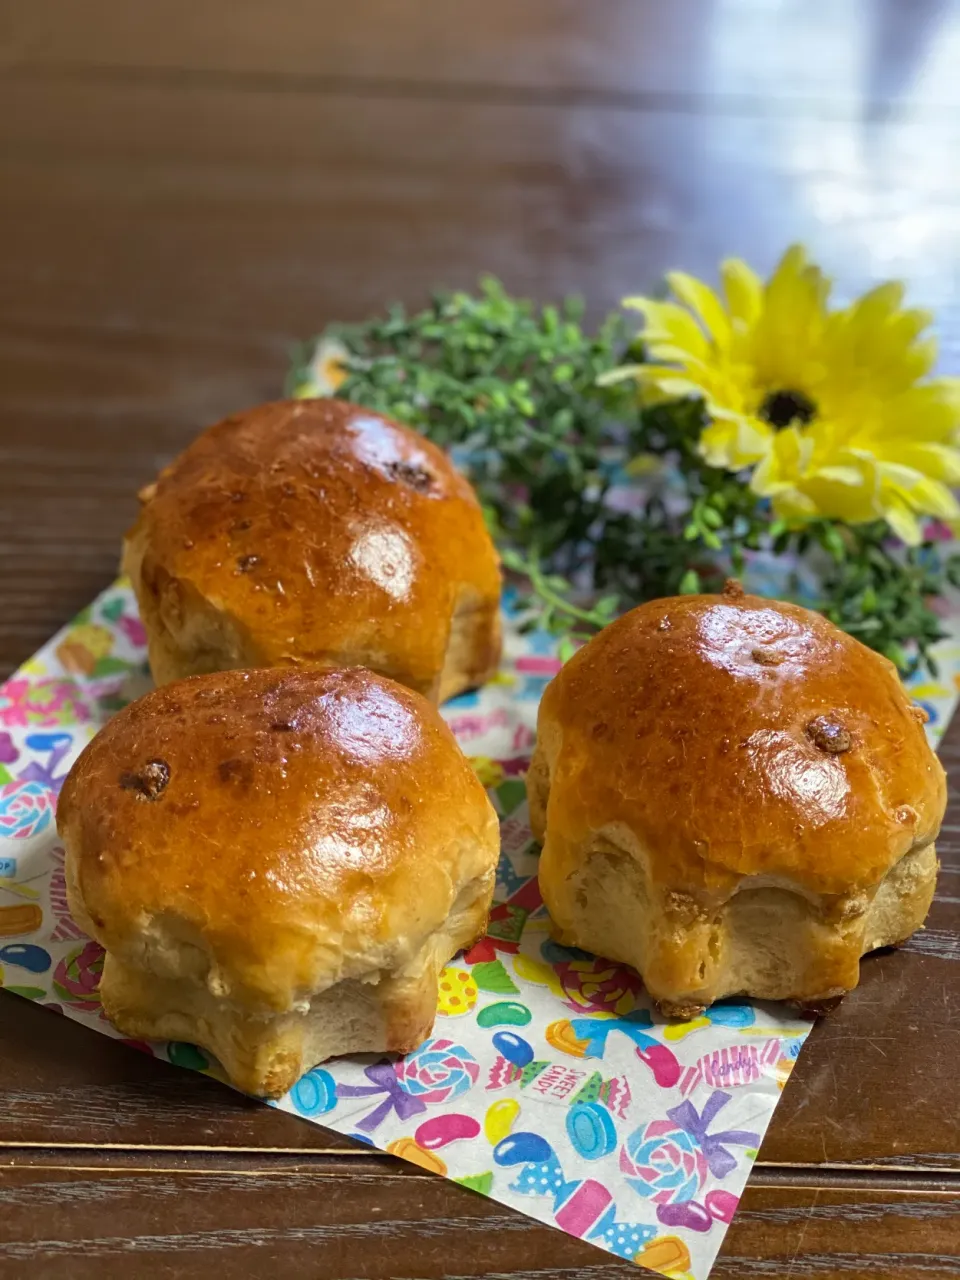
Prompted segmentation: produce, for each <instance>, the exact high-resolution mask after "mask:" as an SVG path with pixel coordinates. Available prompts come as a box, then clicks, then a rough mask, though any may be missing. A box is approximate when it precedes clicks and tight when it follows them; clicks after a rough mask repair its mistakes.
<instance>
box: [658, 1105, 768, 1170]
mask: <svg viewBox="0 0 960 1280" xmlns="http://www.w3.org/2000/svg"><path fill="white" fill-rule="evenodd" d="M729 1101H730V1094H729V1093H724V1092H723V1090H721V1089H718V1090H717V1091H716V1093H713V1094H711V1096H710V1097H709V1098H708V1099H707V1102H706V1104H705V1106H704V1108H703V1111H702V1112H698V1111H697V1109H696V1107H695V1106H694V1105H693V1103H692V1102H681V1103H680V1105H679V1106H678V1107H672V1108H671V1109H670V1110H669V1111H668V1112H667V1115H668V1116H669V1117H670V1119H671V1120H672V1121H673V1122H674V1124H676V1125H678V1126H679V1127H680V1128H681V1129H684V1130H685V1131H686V1132H687V1133H689V1134H690V1137H691V1138H693V1139H694V1141H695V1142H696V1143H697V1145H698V1146H699V1148H700V1150H701V1151H702V1152H703V1155H704V1159H705V1160H706V1162H707V1166H708V1167H709V1169H710V1172H711V1173H712V1174H713V1176H714V1177H715V1178H725V1177H726V1176H727V1174H728V1173H731V1172H732V1171H733V1170H734V1169H735V1168H736V1167H737V1160H736V1157H735V1156H732V1155H731V1154H730V1152H729V1151H727V1149H726V1147H724V1145H723V1144H724V1143H725V1142H732V1143H735V1144H736V1145H737V1146H738V1147H756V1146H759V1145H760V1135H759V1134H758V1133H749V1132H747V1131H746V1130H745V1129H727V1130H725V1131H724V1132H723V1133H708V1132H707V1130H708V1129H709V1128H710V1125H711V1123H712V1122H713V1120H714V1118H715V1117H716V1115H717V1113H718V1112H719V1111H720V1110H721V1109H722V1108H723V1107H725V1106H726V1105H727V1103H728V1102H729Z"/></svg>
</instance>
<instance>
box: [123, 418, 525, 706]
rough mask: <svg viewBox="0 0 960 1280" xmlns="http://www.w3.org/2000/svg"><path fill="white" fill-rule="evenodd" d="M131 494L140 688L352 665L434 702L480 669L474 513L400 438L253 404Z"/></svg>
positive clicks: (483, 591)
mask: <svg viewBox="0 0 960 1280" xmlns="http://www.w3.org/2000/svg"><path fill="white" fill-rule="evenodd" d="M141 499H142V502H143V507H142V510H141V512H140V517H139V519H138V520H137V522H136V524H135V525H134V526H133V528H132V529H131V530H130V532H129V534H128V535H127V540H126V545H125V549H124V570H125V572H127V573H128V574H129V575H130V578H131V580H132V582H133V588H134V591H135V592H136V595H137V600H138V603H139V606H140V615H141V617H142V618H143V622H144V625H145V627H146V629H147V638H148V644H149V652H150V666H151V669H152V671H153V676H154V680H155V681H156V683H157V684H166V683H167V681H169V680H177V679H180V678H182V677H183V676H188V675H196V674H199V673H202V672H208V671H225V670H229V669H231V668H234V667H287V666H292V667H301V666H307V665H320V666H337V667H344V666H365V667H369V668H371V670H374V671H379V672H381V673H382V674H384V675H388V676H390V677H392V678H393V679H395V680H399V681H400V682H401V684H405V685H408V686H409V687H410V688H411V689H415V690H416V691H417V692H418V693H422V694H424V695H425V696H427V697H429V698H431V699H433V700H440V701H442V700H444V699H446V698H449V697H452V696H453V695H455V694H457V693H460V692H462V691H463V690H465V689H468V688H472V687H474V686H476V685H478V684H482V683H483V681H485V680H487V679H488V678H489V677H490V676H491V675H492V674H493V673H494V671H495V670H496V666H497V662H498V659H499V655H500V614H499V604H500V569H499V562H498V559H497V554H496V552H495V550H494V547H493V544H492V542H491V541H490V536H489V534H488V533H487V530H486V527H485V525H484V522H483V515H482V513H481V510H480V506H479V504H478V502H477V499H476V497H475V495H474V493H473V490H472V489H471V488H470V485H469V484H468V483H467V481H466V480H465V479H464V478H463V476H461V475H460V474H459V473H458V472H457V471H456V470H455V468H454V467H453V465H452V464H451V463H450V461H449V459H448V458H447V457H446V455H445V454H444V453H443V452H442V451H441V450H440V449H438V448H437V447H436V446H435V445H433V444H431V443H430V442H429V441H428V440H425V439H423V437H421V436H419V435H417V433H416V432H414V431H411V430H409V429H408V428H407V427H402V426H400V425H399V424H397V423H395V422H390V421H389V420H388V419H386V418H383V417H381V416H380V415H379V414H376V413H373V412H371V411H370V410H368V409H361V408H358V407H357V406H355V405H351V404H347V403H345V402H343V401H340V400H286V401H280V402H279V403H277V404H265V405H260V406H259V407H258V408H255V409H251V410H249V411H248V412H246V413H242V414H238V415H236V416H235V417H232V418H227V419H225V420H224V421H223V422H219V423H217V425H216V426H213V427H210V428H209V430H207V431H205V432H204V433H203V435H201V436H200V437H199V438H198V439H197V440H195V441H194V442H193V444H191V445H190V446H189V448H188V449H187V450H186V451H185V452H184V453H183V454H181V455H180V457H179V458H177V459H176V461H175V462H173V464H172V465H171V466H170V467H168V468H167V469H166V470H165V471H164V472H163V473H162V474H161V475H160V478H159V480H158V481H157V483H156V484H155V485H151V486H149V487H148V488H147V489H145V490H144V491H143V493H142V494H141Z"/></svg>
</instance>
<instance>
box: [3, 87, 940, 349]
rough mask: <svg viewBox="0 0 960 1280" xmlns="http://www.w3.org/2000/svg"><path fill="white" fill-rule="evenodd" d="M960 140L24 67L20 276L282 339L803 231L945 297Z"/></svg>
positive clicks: (852, 267)
mask: <svg viewBox="0 0 960 1280" xmlns="http://www.w3.org/2000/svg"><path fill="white" fill-rule="evenodd" d="M958 131H960V126H958V124H957V122H956V121H955V120H954V119H953V118H952V117H951V116H950V115H949V114H945V115H944V116H943V117H942V118H939V117H938V118H937V119H936V120H933V121H924V122H919V121H912V120H910V119H909V118H908V119H904V120H899V119H897V120H893V121H889V120H878V121H874V122H872V123H871V122H867V123H864V122H861V121H858V120H850V121H842V120H841V121H833V122H824V121H821V120H816V119H812V118H804V117H799V118H773V117H771V118H758V119H750V118H739V117H714V116H711V115H710V114H709V113H705V114H704V115H699V114H693V115H690V114H684V113H678V112H671V111H630V110H605V109H602V108H597V107H593V106H579V105H573V106H568V107H557V106H554V105H550V106H542V107H540V106H524V105H516V104H511V103H484V102H477V103H473V102H457V101H444V100H433V99H426V100H423V101H419V100H412V99H406V98H397V97H390V96H386V97H371V96H362V95H361V96H350V95H347V94H338V95H325V94H315V93H310V92H289V93H287V92H281V91H278V90H275V89H270V88H263V89H262V90H261V89H254V90H243V89H239V88H234V87H230V86H227V87H222V88H221V87H210V86H208V85H205V84H203V83H193V82H190V83H188V84H186V85H184V86H181V87H179V88H176V87H172V86H168V87H159V86H156V85H153V84H150V83H140V82H135V83H131V84H122V85H115V84H112V83H99V82H96V81H94V82H92V83H85V82H76V83H75V82H72V81H67V82H64V83H62V84H58V85H51V84H49V83H46V82H44V81H42V80H35V79H26V80H21V79H16V78H14V79H7V80H6V81H5V82H4V83H3V84H2V85H0V182H2V185H3V190H4V196H5V198H4V202H3V206H2V209H0V230H2V232H3V236H4V244H5V250H4V254H3V257H2V262H0V266H2V270H0V290H2V295H3V297H4V299H5V303H4V306H5V314H6V315H7V316H8V317H10V318H13V317H16V318H17V320H18V322H19V323H23V322H24V321H30V322H35V323H49V324H53V323H62V322H63V321H67V322H69V323H70V324H71V325H75V326H83V327H95V328H104V329H106V330H107V331H108V332H109V333H114V332H116V331H118V330H119V331H130V330H131V329H135V328H136V327H138V326H142V327H143V328H144V329H145V330H146V331H147V333H148V334H150V333H155V332H157V331H161V332H169V331H170V330H173V331H175V332H178V333H180V334H182V335H183V336H189V335H192V334H199V335H202V334H206V333H209V332H214V333H220V334H224V333H227V334H237V335H241V334H243V335H248V336H249V335H260V336H266V337H270V338H273V339H276V337H277V336H278V335H283V336H293V335H298V334H302V333H304V332H308V331H309V330H310V329H311V328H313V327H314V326H317V325H320V324H323V323H325V322H326V321H327V320H329V319H330V318H332V317H337V316H340V317H345V318H352V317H355V316H357V315H362V314H365V313H367V312H369V311H370V310H371V309H374V308H379V307H382V306H383V305H384V303H385V302H386V301H388V300H389V299H391V298H394V297H401V298H405V299H407V300H408V301H415V300H418V299H420V298H422V297H423V296H424V294H425V293H426V292H427V290H428V289H429V288H431V287H432V286H433V285H440V284H447V285H459V284H467V283H470V282H472V281H473V280H475V278H476V276H477V274H478V273H479V272H482V271H486V270H490V271H494V272H497V273H499V274H501V275H503V276H504V277H505V279H506V281H507V283H508V284H509V285H510V286H511V287H513V288H515V289H517V290H529V291H532V292H533V293H534V294H536V295H539V296H548V295H555V294H557V293H560V292H563V291H566V290H571V289H572V290H578V291H580V292H582V293H584V294H585V295H586V296H587V297H588V298H589V300H590V302H591V304H592V305H593V306H594V308H595V309H598V308H601V307H606V306H610V305H613V304H614V303H616V301H617V300H618V299H619V298H620V297H621V296H622V295H623V294H624V292H626V291H629V290H631V289H632V290H636V289H637V288H638V287H641V288H642V287H644V286H648V285H652V284H654V283H655V282H656V280H657V279H658V277H659V276H660V274H661V273H662V271H663V270H664V269H665V268H666V267H667V266H669V265H672V264H676V263H678V262H682V263H683V264H684V265H685V266H686V267H687V268H688V269H691V270H694V271H705V272H713V271H715V269H716V263H717V261H718V260H719V259H720V257H722V256H723V255H724V254H731V253H733V254H737V253H739V254H744V255H746V256H748V257H750V258H751V259H752V260H753V261H755V262H756V264H757V265H758V266H759V267H760V268H763V269H766V268H768V267H769V266H771V265H772V263H773V261H774V260H775V258H776V257H777V256H778V255H779V253H780V252H781V251H782V249H783V248H784V246H785V243H786V242H787V241H788V240H789V239H791V238H795V237H801V238H805V239H807V240H809V241H810V243H811V246H812V248H813V250H814V251H815V252H816V253H818V254H819V255H820V256H821V257H822V258H823V260H824V262H825V265H826V266H827V267H832V268H833V269H834V270H835V271H841V272H842V288H843V290H844V291H845V292H849V291H851V290H854V289H857V288H860V287H861V286H863V285H864V284H866V283H868V282H870V281H873V280H875V279H877V278H878V277H881V276H886V275H889V274H897V273H898V272H901V273H904V274H905V275H906V276H907V277H908V278H909V279H910V282H911V286H912V289H913V291H914V295H915V296H916V298H917V299H918V300H919V301H922V302H923V303H925V304H929V305H933V306H938V305H940V304H944V305H946V304H949V303H950V301H951V298H952V291H953V286H954V285H955V283H956V276H955V271H956V268H955V267H954V266H953V265H952V263H953V262H954V260H955V257H956V255H955V253H954V250H955V248H956V244H957V234H958V233H957V220H956V217H955V209H956V205H957V187H958V180H957V178H956V175H955V173H954V171H953V170H952V169H951V168H950V166H948V165H944V164H943V163H942V162H941V161H942V156H943V155H944V154H946V153H948V152H949V151H950V149H951V148H952V147H953V146H954V145H955V143H956V141H957V137H958ZM905 173H909V181H904V177H903V175H904V174H905ZM949 332H950V333H953V332H954V329H953V328H950V330H949ZM105 339H106V335H105Z"/></svg>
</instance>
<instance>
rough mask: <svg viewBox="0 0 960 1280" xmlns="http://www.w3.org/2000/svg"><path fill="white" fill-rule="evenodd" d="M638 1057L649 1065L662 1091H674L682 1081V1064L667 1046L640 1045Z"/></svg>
mask: <svg viewBox="0 0 960 1280" xmlns="http://www.w3.org/2000/svg"><path fill="white" fill-rule="evenodd" d="M637 1057H638V1058H639V1059H640V1061H641V1062H645V1063H646V1064H647V1066H648V1067H649V1068H650V1070H651V1071H652V1072H653V1078H654V1080H656V1082H657V1084H658V1085H659V1086H660V1088H661V1089H672V1088H673V1086H674V1085H675V1084H676V1083H677V1081H678V1080H679V1079H680V1063H679V1062H678V1061H677V1059H676V1057H675V1056H674V1055H673V1054H672V1053H671V1052H670V1050H669V1049H668V1048H667V1046H666V1045H665V1044H648V1045H646V1046H640V1045H638V1046H637Z"/></svg>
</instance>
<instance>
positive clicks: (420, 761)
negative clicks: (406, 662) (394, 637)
mask: <svg viewBox="0 0 960 1280" xmlns="http://www.w3.org/2000/svg"><path fill="white" fill-rule="evenodd" d="M57 820H58V826H59V830H60V834H61V836H62V838H63V842H64V845H65V846H66V850H67V883H68V894H69V899H70V906H71V910H72V912H73V913H74V916H75V918H76V920H77V922H78V923H79V924H80V925H81V926H82V927H83V928H85V929H86V930H87V931H88V932H89V933H90V934H91V935H92V936H93V937H95V938H96V939H97V940H98V941H99V942H100V943H101V944H102V945H103V946H104V948H105V949H106V952H107V959H106V964H105V967H104V973H103V981H102V985H101V993H102V997H103V1002H104V1007H105V1010H106V1012H107V1014H108V1016H109V1017H110V1018H111V1019H112V1020H113V1021H114V1022H115V1023H116V1025H117V1026H118V1027H119V1028H120V1029H121V1030H122V1031H123V1032H124V1033H125V1034H127V1035H132V1036H138V1037H148V1038H161V1039H177V1040H186V1041H190V1042H193V1043H197V1044H201V1045H203V1046H204V1047H205V1048H207V1049H209V1050H210V1051H211V1052H213V1053H215V1054H216V1055H217V1057H219V1058H220V1060H221V1062H222V1063H223V1065H224V1067H225V1069H226V1071H227V1073H228V1074H229V1076H230V1078H231V1079H232V1080H233V1082H234V1083H235V1084H236V1085H238V1086H239V1087H240V1088H242V1089H245V1090H247V1091H249V1092H251V1093H257V1094H278V1093H282V1092H283V1091H284V1090H285V1089H287V1088H289V1087H290V1085H292V1084H293V1083H294V1081H295V1080H296V1079H297V1078H298V1077H299V1076H300V1075H301V1074H302V1073H303V1072H304V1071H306V1070H309V1069H310V1068H311V1067H312V1066H314V1065H315V1064H316V1063H317V1062H319V1061H322V1060H323V1059H325V1058H328V1057H330V1056H332V1055H334V1054H341V1053H348V1052H359V1051H381V1050H397V1051H403V1050H407V1049H411V1048H413V1047H415V1045H416V1044H418V1043H419V1042H420V1041H421V1040H422V1039H423V1037H424V1035H426V1034H427V1033H428V1032H429V1029H430V1027H431V1026H432V1024H433V1017H434V1011H435V1007H436V998H437V975H438V972H439V970H440V968H441V967H442V966H443V965H444V964H445V963H446V962H447V960H448V959H449V958H450V956H452V955H453V954H454V953H455V952H456V951H457V950H459V949H460V948H461V947H463V946H468V945H469V944H470V943H472V942H473V941H474V940H475V939H476V938H477V937H478V936H480V935H481V934H482V933H483V931H484V929H485V926H486V917H487V911H488V909H489V905H490V899H491V894H492V892H493V885H494V877H495V869H496V864H497V857H498V853H499V828H498V822H497V818H496V814H495V813H494V810H493V808H492V806H491V804H490V801H489V800H488V798H487V795H486V793H485V791H484V789H483V787H482V786H481V784H480V782H479V780H478V779H477V777H476V775H475V774H474V772H473V770H472V769H471V767H470V765H469V763H468V761H467V760H466V759H465V757H464V756H463V755H462V753H461V751H460V749H459V747H458V746H457V743H456V741H455V740H454V738H453V736H452V734H451V733H450V730H449V729H448V728H447V726H446V724H445V723H444V722H443V720H442V719H441V717H440V716H439V714H438V713H437V711H436V710H435V708H434V707H433V706H431V705H430V703H428V702H427V701H426V700H425V699H423V698H421V697H420V696H419V695H418V694H415V693H413V692H411V691H410V690H408V689H406V688H403V687H401V686H400V685H397V684H395V683H394V682H392V681H390V680H387V679H385V678H383V677H380V676H377V675H374V674H372V673H371V672H367V671H361V670H348V671H324V670H320V669H316V668H314V669H311V670H305V671H279V670H266V669H261V670H257V671H232V672H224V673H219V674H213V675H207V676H194V677H192V678H190V679H188V680H185V681H182V682H180V683H178V684H173V685H168V686H166V687H164V688H163V689H159V690H155V691H154V692H152V693H149V694H147V695H146V697H144V698H141V699H140V700H139V701H138V702H135V703H133V704H132V705H130V706H129V707H127V708H126V709H125V710H123V711H121V712H120V713H119V714H118V715H117V716H116V717H115V718H114V719H113V720H111V721H110V722H109V723H108V724H107V725H106V727H105V728H104V729H102V730H101V731H100V733H99V734H98V735H97V736H96V738H95V739H94V740H93V741H92V742H91V743H90V744H89V745H88V746H87V748H86V749H85V750H84V751H83V753H82V754H81V756H80V757H79V759H78V760H77V762H76V764H75V765H74V766H73V768H72V769H71V771H70V774H69V776H68V778H67V780H66V782H65V784H64V787H63V791H62V793H61V797H60V803H59V808H58V815H57Z"/></svg>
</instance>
